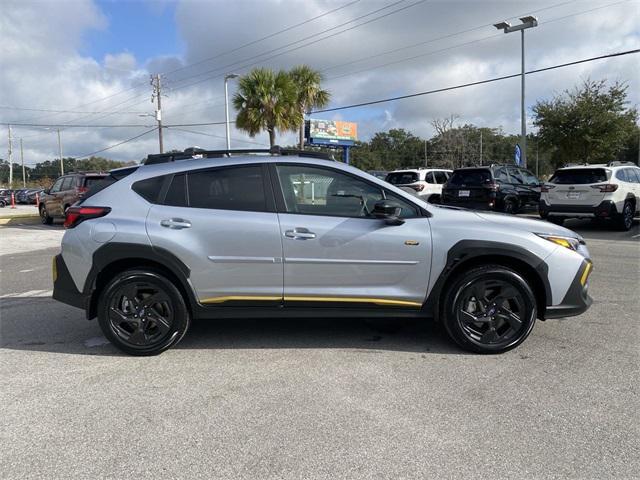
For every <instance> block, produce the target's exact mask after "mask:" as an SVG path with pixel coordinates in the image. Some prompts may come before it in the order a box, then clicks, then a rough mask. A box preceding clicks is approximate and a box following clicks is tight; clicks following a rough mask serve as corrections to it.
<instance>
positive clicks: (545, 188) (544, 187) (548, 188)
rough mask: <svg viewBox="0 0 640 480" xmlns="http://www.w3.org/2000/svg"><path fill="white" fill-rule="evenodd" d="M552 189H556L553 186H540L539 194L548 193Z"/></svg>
mask: <svg viewBox="0 0 640 480" xmlns="http://www.w3.org/2000/svg"><path fill="white" fill-rule="evenodd" d="M554 188H556V186H555V185H541V186H540V192H541V193H549V192H550V191H551V190H553V189H554Z"/></svg>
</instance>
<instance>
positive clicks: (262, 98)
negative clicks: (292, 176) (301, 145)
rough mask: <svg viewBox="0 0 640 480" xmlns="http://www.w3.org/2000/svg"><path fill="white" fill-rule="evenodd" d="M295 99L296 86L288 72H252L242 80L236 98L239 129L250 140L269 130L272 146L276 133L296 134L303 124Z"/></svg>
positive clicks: (261, 70) (255, 70)
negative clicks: (298, 127)
mask: <svg viewBox="0 0 640 480" xmlns="http://www.w3.org/2000/svg"><path fill="white" fill-rule="evenodd" d="M296 99H297V96H296V86H295V84H294V83H293V80H292V79H291V76H290V75H289V74H288V73H287V72H285V71H284V70H280V71H279V72H274V71H273V70H270V69H268V68H256V69H253V70H252V71H251V72H249V73H248V74H247V75H244V76H242V77H240V81H239V83H238V91H237V92H236V94H235V95H234V96H233V106H234V107H235V109H236V110H237V111H238V115H237V117H236V127H238V128H239V129H241V130H244V131H245V132H247V133H248V134H249V135H250V136H251V137H255V136H256V135H257V134H259V133H260V132H262V131H263V130H266V131H267V133H268V134H269V145H271V146H272V147H273V146H274V145H275V142H276V131H280V132H283V131H287V130H292V131H293V130H294V129H296V128H297V126H298V125H300V123H301V122H302V118H303V117H302V112H301V111H300V110H299V109H298V106H297V103H296Z"/></svg>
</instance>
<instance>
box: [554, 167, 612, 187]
mask: <svg viewBox="0 0 640 480" xmlns="http://www.w3.org/2000/svg"><path fill="white" fill-rule="evenodd" d="M606 181H607V171H606V170H605V169H604V168H569V169H565V170H558V171H557V172H556V173H554V174H553V177H551V178H550V179H549V182H550V183H555V184H558V185H586V184H588V183H601V182H606Z"/></svg>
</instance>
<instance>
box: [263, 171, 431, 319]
mask: <svg viewBox="0 0 640 480" xmlns="http://www.w3.org/2000/svg"><path fill="white" fill-rule="evenodd" d="M274 170H275V172H274V174H273V177H274V178H275V179H276V181H275V182H274V184H275V189H276V192H277V193H276V195H277V197H276V200H277V203H278V211H279V218H280V230H281V235H282V239H283V252H284V300H285V306H301V305H309V304H317V305H321V306H329V305H331V306H335V305H340V306H344V307H354V306H358V307H363V306H366V307H369V306H374V305H375V306H381V307H394V306H395V307H404V308H416V309H417V308H420V307H421V306H422V304H423V303H424V301H425V297H426V293H427V291H426V290H427V284H428V280H429V270H430V263H431V235H430V226H429V220H428V218H427V217H425V216H422V213H421V211H420V209H419V208H418V207H417V206H415V205H414V204H412V203H411V202H409V201H407V200H405V199H403V198H401V197H399V196H396V195H395V194H393V193H391V192H388V191H386V190H385V189H383V188H382V187H380V186H378V185H376V184H374V183H369V182H368V181H366V180H364V179H362V178H359V177H357V176H352V175H351V174H347V173H344V172H341V171H339V170H334V169H332V168H328V167H327V168H325V167H317V166H310V165H305V164H288V163H287V164H285V163H283V164H278V165H277V166H276V167H275V168H274ZM383 199H386V200H388V201H392V202H395V203H396V204H397V205H398V206H399V207H401V208H402V213H401V215H402V218H403V219H404V223H403V224H402V225H396V226H392V225H388V224H386V223H385V221H384V220H380V219H376V218H373V217H372V215H371V211H372V210H373V206H374V204H375V203H376V202H377V201H380V200H383Z"/></svg>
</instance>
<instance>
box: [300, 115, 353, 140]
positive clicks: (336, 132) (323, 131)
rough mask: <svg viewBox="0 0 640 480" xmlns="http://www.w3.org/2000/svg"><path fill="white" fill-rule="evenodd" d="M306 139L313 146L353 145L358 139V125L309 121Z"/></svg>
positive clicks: (338, 121)
mask: <svg viewBox="0 0 640 480" xmlns="http://www.w3.org/2000/svg"><path fill="white" fill-rule="evenodd" d="M305 133H306V135H305V136H306V138H307V141H308V142H309V143H312V144H325V145H327V144H333V145H353V143H354V142H355V141H356V140H357V139H358V124H357V123H353V122H343V121H341V120H317V119H311V120H308V121H307V124H306V128H305Z"/></svg>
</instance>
